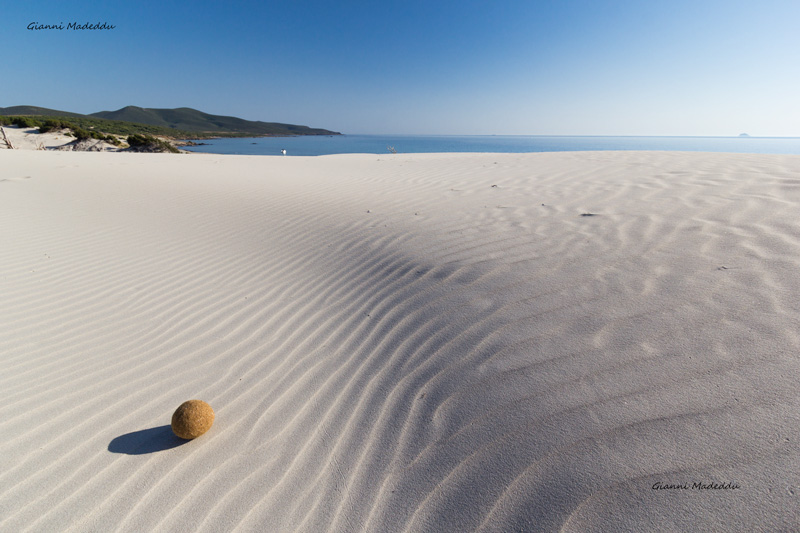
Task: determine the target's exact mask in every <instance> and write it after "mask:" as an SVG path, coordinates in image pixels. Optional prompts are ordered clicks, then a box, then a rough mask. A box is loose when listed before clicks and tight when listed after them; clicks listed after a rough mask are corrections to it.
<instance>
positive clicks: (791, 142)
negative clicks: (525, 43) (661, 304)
mask: <svg viewBox="0 0 800 533" xmlns="http://www.w3.org/2000/svg"><path fill="white" fill-rule="evenodd" d="M202 142H204V143H208V144H206V145H204V146H192V147H188V148H187V149H188V150H191V151H193V152H206V153H214V154H240V155H281V150H284V149H285V150H286V153H287V155H289V156H293V155H295V156H297V155H327V154H357V153H367V154H388V153H390V152H391V149H394V150H395V151H397V153H432V152H500V153H524V152H571V151H585V150H670V151H674V150H677V151H691V152H729V153H756V154H797V155H800V138H797V137H589V136H585V137H579V136H576V137H567V136H550V137H548V136H538V135H531V136H527V135H487V136H478V135H464V136H447V135H335V136H304V137H257V138H238V139H210V140H204V141H202Z"/></svg>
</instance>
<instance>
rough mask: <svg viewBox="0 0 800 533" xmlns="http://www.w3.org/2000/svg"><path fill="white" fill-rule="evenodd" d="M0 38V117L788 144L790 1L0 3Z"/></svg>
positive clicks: (792, 47)
mask: <svg viewBox="0 0 800 533" xmlns="http://www.w3.org/2000/svg"><path fill="white" fill-rule="evenodd" d="M0 21H2V27H3V29H4V31H3V33H2V36H3V42H4V47H3V48H4V49H5V52H4V54H3V59H2V72H3V76H2V78H0V107H9V106H14V105H36V106H41V107H48V108H53V109H59V110H64V111H73V112H77V113H94V112H97V111H113V110H116V109H119V108H122V107H124V106H127V105H135V106H140V107H151V108H173V107H191V108H195V109H199V110H201V111H204V112H207V113H212V114H217V115H228V116H238V117H241V118H245V119H248V120H263V121H267V122H286V123H292V124H303V125H307V126H311V127H320V128H326V129H330V130H335V131H339V132H342V133H351V134H364V133H367V134H370V133H371V134H442V135H448V134H452V135H492V134H496V135H700V136H702V135H723V136H728V135H733V136H735V135H738V134H740V133H749V134H750V135H753V136H800V61H799V60H798V57H800V31H798V30H797V27H798V23H800V2H799V1H797V0H758V1H757V2H756V1H753V0H748V1H742V0H727V1H718V0H671V1H669V2H655V1H650V0H487V1H483V0H462V1H459V2H455V1H449V0H426V1H417V0H404V1H402V2H397V1H393V0H381V1H377V0H375V1H357V0H339V1H336V2H334V1H330V0H328V1H321V0H285V1H257V2H256V1H236V0H231V1H219V0H218V1H215V2H211V1H205V0H195V1H193V2H185V1H183V2H175V1H172V0H163V1H150V0H140V1H131V0H127V1H126V0H71V1H67V0H50V1H44V0H13V1H12V0H0ZM70 22H77V23H79V24H85V23H87V22H88V23H93V24H94V23H106V24H107V25H113V26H115V27H114V29H111V30H71V29H66V26H67V25H68V24H69V23H70ZM31 23H38V24H40V25H41V24H44V25H51V26H57V25H63V26H64V27H65V29H63V30H57V29H55V30H54V29H49V30H48V29H42V30H29V29H28V26H29V24H31Z"/></svg>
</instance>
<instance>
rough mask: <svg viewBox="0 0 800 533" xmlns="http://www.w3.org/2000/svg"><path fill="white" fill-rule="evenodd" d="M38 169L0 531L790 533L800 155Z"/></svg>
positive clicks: (10, 384)
mask: <svg viewBox="0 0 800 533" xmlns="http://www.w3.org/2000/svg"><path fill="white" fill-rule="evenodd" d="M25 155H28V154H20V153H17V152H12V151H5V152H3V153H2V154H0V156H2V157H0V256H1V258H2V262H1V263H0V268H1V269H2V272H0V298H1V299H2V310H0V328H1V329H0V466H1V467H0V531H3V532H5V531H8V532H12V531H13V532H19V531H130V532H134V531H135V532H141V531H208V532H212V531H308V532H319V531H330V532H342V531H409V532H418V531H426V532H427V531H430V532H444V531H453V532H462V531H486V532H489V531H498V532H499V531H575V532H578V531H581V532H582V531H612V530H639V531H646V530H653V529H655V528H661V529H664V530H670V531H681V530H691V529H694V530H697V529H701V528H712V529H713V528H715V526H719V525H720V524H724V527H725V529H726V530H731V531H780V530H782V531H790V530H793V529H795V528H796V527H798V526H799V525H800V514H799V513H798V509H800V501H798V494H799V493H800V482H799V481H798V480H800V460H798V457H800V429H799V428H800V387H799V386H798V383H799V382H800V381H798V377H800V375H799V373H798V370H800V357H799V355H800V350H798V348H800V334H799V331H798V324H800V275H798V272H800V270H798V267H800V224H798V217H797V215H798V213H800V158H798V157H791V156H786V157H783V156H756V155H721V154H680V153H647V152H630V153H611V152H597V153H560V154H425V155H401V154H396V155H391V156H389V155H386V156H370V155H349V156H326V157H318V158H270V157H223V156H213V155H193V156H169V155H162V154H102V153H101V154H81V153H69V154H66V153H58V154H51V153H39V154H36V157H35V158H27V159H24V156H25ZM92 169H94V170H92ZM23 178H24V179H23ZM589 215H592V216H589ZM189 398H201V399H204V400H206V401H208V402H209V403H210V404H211V405H212V406H213V407H214V409H215V411H216V413H217V419H216V422H215V425H214V427H213V428H212V430H211V431H210V432H209V433H208V434H207V435H205V436H203V437H201V438H200V439H198V440H196V441H192V442H189V443H186V444H182V445H180V443H179V442H177V441H175V439H173V438H172V437H171V436H170V434H169V430H168V428H166V427H165V425H166V424H168V423H169V417H170V415H171V413H172V411H173V410H174V409H175V407H177V405H179V404H180V403H181V402H182V401H184V400H186V399H189ZM695 482H704V483H710V482H716V483H727V482H732V483H735V484H737V485H738V486H739V488H737V489H732V490H705V491H704V490H654V489H653V488H652V487H653V486H654V484H656V483H663V484H682V483H688V484H690V485H691V484H692V483H695ZM709 530H710V529H709Z"/></svg>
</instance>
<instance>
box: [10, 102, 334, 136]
mask: <svg viewBox="0 0 800 533" xmlns="http://www.w3.org/2000/svg"><path fill="white" fill-rule="evenodd" d="M17 115H23V116H45V117H63V118H69V119H72V120H71V121H72V122H75V121H77V123H78V125H79V126H80V127H82V128H89V129H96V130H98V131H105V132H107V133H120V134H121V133H124V134H128V133H147V134H153V135H163V136H168V137H175V138H202V137H216V136H220V137H234V136H235V137H258V136H287V135H339V133H338V132H334V131H329V130H324V129H320V128H309V127H308V126H298V125H296V124H283V123H279V122H261V121H252V120H244V119H241V118H237V117H226V116H220V115H210V114H208V113H203V112H202V111H198V110H196V109H190V108H188V107H180V108H178V109H148V108H142V107H135V106H128V107H123V108H122V109H118V110H117V111H100V112H98V113H92V114H90V115H81V114H79V113H71V112H68V111H58V110H55V109H47V108H44V107H36V106H14V107H5V108H3V107H0V116H17Z"/></svg>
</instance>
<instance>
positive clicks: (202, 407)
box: [172, 400, 214, 440]
mask: <svg viewBox="0 0 800 533" xmlns="http://www.w3.org/2000/svg"><path fill="white" fill-rule="evenodd" d="M213 423H214V410H213V409H212V408H211V406H210V405H208V404H207V403H206V402H204V401H203V400H189V401H188V402H183V403H182V404H181V405H180V407H178V409H176V410H175V413H173V415H172V432H173V433H175V434H176V435H177V436H179V437H180V438H182V439H186V440H190V439H196V438H197V437H199V436H200V435H202V434H203V433H205V432H206V431H208V430H209V429H211V425H212V424H213Z"/></svg>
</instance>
